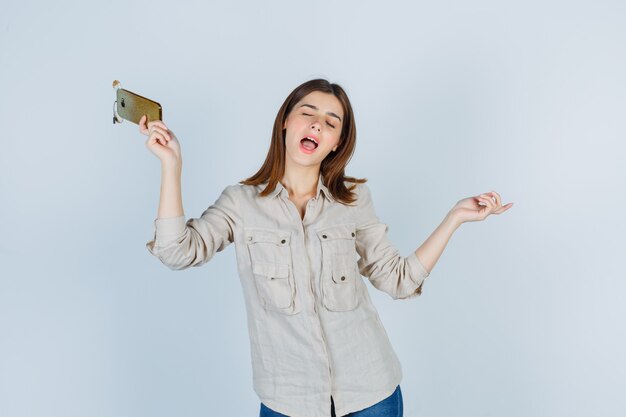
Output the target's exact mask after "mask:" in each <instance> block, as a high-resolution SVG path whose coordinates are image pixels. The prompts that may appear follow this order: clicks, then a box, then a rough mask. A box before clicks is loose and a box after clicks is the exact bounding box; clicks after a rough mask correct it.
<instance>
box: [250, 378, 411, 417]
mask: <svg viewBox="0 0 626 417" xmlns="http://www.w3.org/2000/svg"><path fill="white" fill-rule="evenodd" d="M402 412H403V404H402V391H401V390H400V385H398V386H397V387H396V390H395V391H394V392H393V394H391V395H390V396H389V397H387V398H385V399H384V400H382V401H379V402H377V403H376V404H374V405H372V406H370V407H367V408H365V409H363V410H359V411H355V412H354V413H350V414H346V415H345V416H340V417H402ZM330 416H331V417H337V416H336V415H335V402H334V401H333V397H330ZM259 417H289V416H286V415H284V414H281V413H278V412H276V411H274V410H272V409H271V408H269V407H268V406H266V405H265V404H263V403H261V410H260V412H259Z"/></svg>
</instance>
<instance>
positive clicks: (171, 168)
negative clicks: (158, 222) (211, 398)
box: [157, 164, 184, 219]
mask: <svg viewBox="0 0 626 417" xmlns="http://www.w3.org/2000/svg"><path fill="white" fill-rule="evenodd" d="M181 176H182V166H180V165H178V166H177V165H165V164H164V165H162V166H161V197H160V199H159V210H158V214H157V218H159V219H162V218H167V217H178V216H182V215H183V214H184V212H183V198H182V191H181Z"/></svg>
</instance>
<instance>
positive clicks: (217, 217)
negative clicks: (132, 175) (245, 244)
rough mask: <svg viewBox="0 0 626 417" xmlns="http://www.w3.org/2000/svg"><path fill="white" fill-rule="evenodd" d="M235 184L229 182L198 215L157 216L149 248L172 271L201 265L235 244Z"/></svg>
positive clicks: (147, 245) (148, 243)
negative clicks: (189, 217)
mask: <svg viewBox="0 0 626 417" xmlns="http://www.w3.org/2000/svg"><path fill="white" fill-rule="evenodd" d="M235 187H236V185H229V186H227V187H226V188H225V189H224V190H223V191H222V194H221V195H220V196H219V197H218V199H217V200H216V201H215V202H214V203H213V204H212V205H211V206H209V208H207V209H206V210H205V211H204V212H203V213H202V215H201V216H200V217H199V218H192V219H189V220H187V221H186V222H185V216H184V215H181V216H177V217H166V218H157V219H155V220H154V222H153V228H152V230H153V238H152V240H150V241H149V242H147V243H146V248H147V249H148V251H149V252H150V253H151V254H152V255H154V256H156V257H157V258H159V260H160V261H161V262H162V263H163V264H165V265H166V266H167V267H168V268H170V269H172V270H180V269H185V268H189V267H191V266H200V265H203V264H205V263H206V262H208V261H210V260H211V258H213V256H214V255H215V253H216V252H221V251H222V250H224V248H226V247H227V246H228V245H230V244H231V243H233V240H234V228H235V222H236V213H237V210H236V207H237V206H236V203H237V199H236V196H235V191H236V190H235Z"/></svg>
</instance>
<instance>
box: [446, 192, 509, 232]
mask: <svg viewBox="0 0 626 417" xmlns="http://www.w3.org/2000/svg"><path fill="white" fill-rule="evenodd" d="M512 206H513V203H508V204H506V205H504V206H503V205H502V200H501V198H500V194H498V193H496V192H495V191H492V192H490V193H484V194H480V195H478V196H474V197H468V198H464V199H463V200H459V202H458V203H456V204H455V206H454V207H452V209H451V210H450V213H449V214H450V215H452V216H453V217H454V218H455V219H456V221H457V222H458V223H459V224H461V223H465V222H475V221H478V220H484V219H485V218H486V217H487V216H489V215H490V214H501V213H504V212H505V211H507V210H508V209H510V208H511V207H512Z"/></svg>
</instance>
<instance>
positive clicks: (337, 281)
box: [140, 79, 513, 417]
mask: <svg viewBox="0 0 626 417" xmlns="http://www.w3.org/2000/svg"><path fill="white" fill-rule="evenodd" d="M140 132H141V133H143V134H146V135H149V137H148V140H147V141H146V146H147V147H148V149H150V151H152V152H153V153H154V154H155V155H156V156H157V157H158V158H159V159H160V160H161V167H162V170H161V172H162V177H161V180H162V183H161V196H160V203H159V210H158V215H157V218H156V219H155V220H154V225H153V239H152V240H151V241H149V242H147V243H146V247H147V248H148V250H149V251H150V253H152V254H153V255H155V256H156V257H158V258H159V259H160V260H161V262H163V263H164V264H165V265H167V266H168V267H169V268H170V269H173V270H180V269H185V268H188V267H192V266H200V265H202V264H204V263H206V262H208V261H209V260H210V259H211V258H212V257H213V256H214V255H215V253H216V252H220V251H222V250H223V249H224V248H225V247H226V246H228V245H229V244H231V243H233V242H234V243H235V250H236V257H237V268H238V273H239V277H240V281H241V285H242V289H243V292H244V299H245V302H246V311H247V324H248V330H249V335H250V353H251V360H252V369H253V388H254V390H255V392H256V393H257V395H258V397H259V399H260V400H261V404H260V417H264V416H296V417H327V416H328V415H329V410H330V414H331V416H333V417H334V416H345V415H348V416H353V417H365V416H402V410H403V402H402V393H401V390H400V381H401V379H402V370H401V367H400V363H399V361H398V358H397V356H396V354H395V352H394V350H393V348H392V346H391V344H390V343H389V339H388V337H387V333H386V331H385V329H384V327H383V324H382V322H381V320H380V318H379V316H378V313H377V310H376V308H375V307H374V305H373V303H372V301H371V299H370V296H369V292H368V289H367V286H366V284H365V282H364V280H363V279H362V277H361V275H363V276H365V277H367V278H368V280H369V281H370V282H371V284H372V285H373V286H374V287H375V288H377V289H379V290H381V291H384V292H386V293H388V294H389V295H390V296H391V297H392V298H394V299H407V298H412V297H416V296H419V295H420V294H421V291H422V284H423V283H424V281H425V279H426V278H427V277H428V276H429V274H430V271H431V270H432V268H433V267H434V265H435V263H436V262H437V260H438V259H439V257H440V255H441V253H442V251H443V249H444V247H445V246H446V244H447V242H448V240H449V239H450V237H451V236H452V233H453V232H454V231H455V230H456V229H457V228H458V227H459V226H460V225H461V224H462V223H464V222H468V221H476V220H483V219H485V218H486V217H487V216H488V215H490V214H500V213H502V212H504V211H506V210H507V209H509V208H510V207H511V206H512V204H513V203H509V204H507V205H505V206H502V205H501V200H500V196H499V195H498V193H496V192H490V193H485V194H481V195H479V196H473V197H468V198H465V199H462V200H460V201H459V202H458V203H457V204H456V205H455V206H454V207H452V209H451V210H450V211H449V212H448V213H447V214H446V216H445V218H444V220H443V222H442V223H441V224H440V225H439V226H438V227H437V229H436V230H435V231H434V232H433V233H432V234H431V235H430V237H429V238H428V239H427V240H426V241H425V242H424V243H423V244H422V245H421V246H420V247H419V248H417V250H416V251H415V252H413V253H411V255H409V256H407V257H402V256H400V254H399V252H398V250H397V249H396V248H395V247H394V246H393V245H392V244H391V243H390V242H389V240H388V238H387V229H388V227H387V225H386V224H385V223H381V222H380V221H379V219H378V217H377V216H376V213H375V210H374V204H373V202H372V197H371V193H370V190H369V187H368V186H367V185H365V184H364V183H365V181H366V179H357V178H353V177H347V176H345V175H344V170H345V167H346V165H347V163H348V161H349V160H350V158H351V156H352V154H353V152H354V149H355V145H356V129H355V122H354V115H353V113H352V106H351V104H350V101H349V100H348V97H347V95H346V93H345V92H344V90H343V89H342V88H341V87H340V86H339V85H337V84H331V83H329V82H328V81H326V80H323V79H315V80H311V81H308V82H305V83H303V84H301V85H300V86H298V87H297V88H296V89H295V90H293V91H292V92H291V94H289V96H288V97H287V98H286V100H285V101H284V103H283V105H282V106H281V108H280V110H279V111H278V115H277V116H276V120H275V122H274V128H273V132H272V138H271V144H270V148H269V151H268V154H267V157H266V159H265V162H264V163H263V166H262V167H261V168H260V169H259V170H258V172H257V173H256V174H254V175H253V176H252V177H250V178H248V179H246V180H244V181H241V182H240V183H238V184H235V185H229V186H227V187H226V188H225V189H224V190H223V191H222V193H221V195H220V196H219V198H218V199H217V200H216V201H215V202H214V203H213V204H212V205H211V206H210V207H208V208H207V209H206V210H205V211H204V212H203V213H202V215H201V216H200V217H199V218H191V219H189V220H187V221H185V216H184V213H183V206H182V197H181V186H180V180H181V170H182V158H181V149H180V143H179V141H178V140H177V138H176V135H174V132H172V131H171V130H169V129H168V128H167V126H166V125H165V124H164V123H163V122H162V121H152V122H148V123H147V125H146V123H145V117H144V118H142V119H141V121H140Z"/></svg>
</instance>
